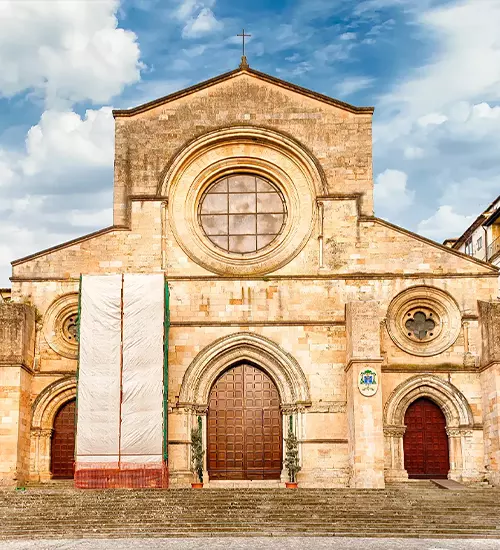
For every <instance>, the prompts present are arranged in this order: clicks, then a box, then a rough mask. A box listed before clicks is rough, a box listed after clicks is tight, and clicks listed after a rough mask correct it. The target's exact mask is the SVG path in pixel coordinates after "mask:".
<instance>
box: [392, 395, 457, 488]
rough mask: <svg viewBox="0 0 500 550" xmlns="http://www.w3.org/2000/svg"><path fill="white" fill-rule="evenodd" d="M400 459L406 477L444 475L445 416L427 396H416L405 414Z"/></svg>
mask: <svg viewBox="0 0 500 550" xmlns="http://www.w3.org/2000/svg"><path fill="white" fill-rule="evenodd" d="M405 424H406V432H405V434H404V437H403V449H404V463H405V468H406V470H407V472H408V475H409V477H410V478H417V479H418V478H420V479H425V478H446V477H447V475H448V470H449V469H450V462H449V454H448V436H447V434H446V419H445V417H444V414H443V412H442V411H441V409H440V408H439V407H438V405H436V404H435V403H434V402H433V401H431V400H430V399H425V398H421V399H417V400H416V401H414V402H413V403H412V404H411V405H410V406H409V407H408V410H407V411H406V414H405Z"/></svg>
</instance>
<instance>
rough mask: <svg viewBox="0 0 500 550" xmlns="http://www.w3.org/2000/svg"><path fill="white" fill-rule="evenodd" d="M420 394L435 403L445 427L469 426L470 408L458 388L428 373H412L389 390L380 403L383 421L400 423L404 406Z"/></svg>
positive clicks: (408, 404)
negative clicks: (381, 404)
mask: <svg viewBox="0 0 500 550" xmlns="http://www.w3.org/2000/svg"><path fill="white" fill-rule="evenodd" d="M420 397H427V398H429V399H431V400H432V401H434V402H435V403H436V404H437V405H439V407H440V408H441V410H442V411H443V413H444V415H445V417H446V425H447V427H448V428H458V427H470V428H472V427H473V425H474V417H473V415H472V410H471V408H470V405H469V403H468V402H467V399H466V398H465V396H464V395H463V394H462V392H461V391H460V390H459V389H458V388H457V387H455V386H454V385H453V384H450V383H449V382H447V381H446V380H443V379H442V378H439V377H438V376H434V375H431V374H426V375H418V376H413V377H412V378H409V379H408V380H405V381H404V382H402V383H401V384H400V385H399V386H398V387H397V388H396V389H395V390H394V391H393V392H392V393H391V395H390V396H389V399H388V400H387V402H386V404H385V407H384V425H385V426H403V425H404V416H405V413H406V410H407V409H408V407H409V406H410V405H411V403H413V401H415V400H416V399H418V398H420Z"/></svg>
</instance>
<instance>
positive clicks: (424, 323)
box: [405, 310, 436, 341]
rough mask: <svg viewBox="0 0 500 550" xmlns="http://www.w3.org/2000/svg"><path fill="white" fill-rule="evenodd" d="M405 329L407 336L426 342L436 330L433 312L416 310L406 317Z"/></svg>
mask: <svg viewBox="0 0 500 550" xmlns="http://www.w3.org/2000/svg"><path fill="white" fill-rule="evenodd" d="M405 327H406V329H407V330H408V336H409V337H410V338H415V339H416V340H421V341H422V340H428V339H429V338H432V337H433V336H434V331H435V330H436V315H435V313H433V312H429V311H427V312H426V311H423V310H418V311H415V312H409V313H407V315H406V322H405Z"/></svg>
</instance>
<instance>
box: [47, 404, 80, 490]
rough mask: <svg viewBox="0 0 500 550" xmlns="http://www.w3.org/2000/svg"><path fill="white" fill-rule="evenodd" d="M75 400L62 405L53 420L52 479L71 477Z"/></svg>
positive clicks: (73, 452)
mask: <svg viewBox="0 0 500 550" xmlns="http://www.w3.org/2000/svg"><path fill="white" fill-rule="evenodd" d="M74 456H75V401H74V400H73V401H69V402H68V403H66V404H65V405H63V406H62V407H61V408H60V409H59V411H58V413H57V415H56V418H55V420H54V433H53V434H52V449H51V459H52V460H51V471H52V477H53V478H54V479H64V478H72V477H73V463H74V461H75V458H74Z"/></svg>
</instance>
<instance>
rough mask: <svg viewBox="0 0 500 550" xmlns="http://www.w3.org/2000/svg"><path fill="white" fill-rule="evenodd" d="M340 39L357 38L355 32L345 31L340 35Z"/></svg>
mask: <svg viewBox="0 0 500 550" xmlns="http://www.w3.org/2000/svg"><path fill="white" fill-rule="evenodd" d="M339 38H340V40H356V33H355V32H344V33H343V34H341V35H340V36H339Z"/></svg>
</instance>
